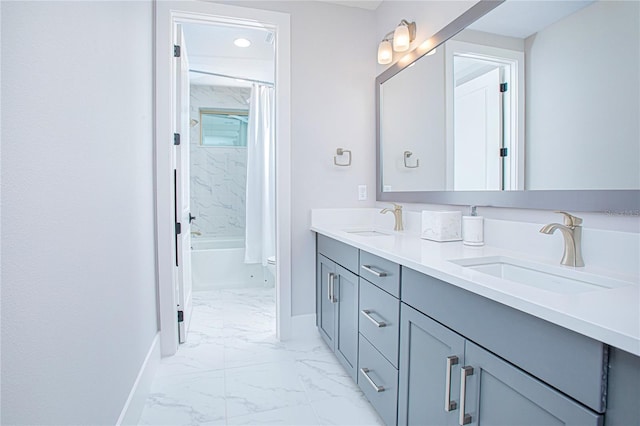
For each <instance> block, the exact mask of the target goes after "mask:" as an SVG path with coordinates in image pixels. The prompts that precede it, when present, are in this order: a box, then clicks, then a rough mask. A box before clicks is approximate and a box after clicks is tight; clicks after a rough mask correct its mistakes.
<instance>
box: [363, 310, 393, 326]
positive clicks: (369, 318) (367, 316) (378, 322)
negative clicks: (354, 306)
mask: <svg viewBox="0 0 640 426" xmlns="http://www.w3.org/2000/svg"><path fill="white" fill-rule="evenodd" d="M360 313H361V314H362V315H364V317H365V318H366V319H368V320H369V321H371V322H372V323H374V324H375V325H376V327H378V328H381V327H386V326H387V323H386V322H384V321H376V319H375V318H374V317H372V316H371V315H370V314H371V311H370V310H368V309H363V310H361V311H360Z"/></svg>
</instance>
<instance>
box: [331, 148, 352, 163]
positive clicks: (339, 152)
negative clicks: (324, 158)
mask: <svg viewBox="0 0 640 426" xmlns="http://www.w3.org/2000/svg"><path fill="white" fill-rule="evenodd" d="M336 154H337V155H334V156H333V164H335V165H336V166H341V167H347V166H350V165H351V151H350V150H348V149H342V148H338V149H336ZM344 154H347V155H348V156H349V157H348V158H349V159H348V161H347V163H346V164H342V163H338V155H344Z"/></svg>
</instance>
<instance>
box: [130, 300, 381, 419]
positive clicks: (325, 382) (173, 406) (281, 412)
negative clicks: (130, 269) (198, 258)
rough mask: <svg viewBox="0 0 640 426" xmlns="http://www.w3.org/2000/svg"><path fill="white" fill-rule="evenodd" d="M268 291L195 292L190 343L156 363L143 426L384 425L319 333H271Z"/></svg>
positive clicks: (272, 315)
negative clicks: (287, 338)
mask: <svg viewBox="0 0 640 426" xmlns="http://www.w3.org/2000/svg"><path fill="white" fill-rule="evenodd" d="M274 294H275V293H274V289H273V288H242V289H224V290H215V291H203V292H196V293H194V297H193V302H194V308H193V317H192V322H191V327H190V332H189V335H188V340H187V343H185V344H183V345H181V346H180V348H179V350H178V353H177V354H176V355H175V356H173V357H169V358H164V359H163V360H162V361H161V365H160V368H159V369H158V373H157V375H156V378H155V381H154V383H153V385H152V389H151V394H150V396H149V398H148V399H147V401H146V404H145V407H144V411H143V413H142V417H141V419H140V424H141V425H296V426H298V425H382V424H383V422H382V420H380V418H379V417H378V416H377V414H376V413H375V411H374V410H373V408H372V407H371V406H370V405H369V403H368V402H367V401H366V398H365V397H364V395H363V394H362V392H361V391H360V390H359V389H358V387H357V385H356V384H354V383H353V381H352V380H351V378H350V377H349V376H348V374H347V373H346V372H345V370H344V369H343V368H342V366H341V365H340V364H339V363H338V361H337V359H336V358H335V356H334V355H333V354H332V353H331V352H330V350H329V348H328V347H327V346H326V345H325V344H324V342H323V341H322V340H321V338H320V336H319V335H318V333H317V331H316V330H313V331H312V332H311V333H309V336H308V337H307V338H305V339H304V340H297V341H291V342H279V341H278V340H277V339H276V337H275V299H274Z"/></svg>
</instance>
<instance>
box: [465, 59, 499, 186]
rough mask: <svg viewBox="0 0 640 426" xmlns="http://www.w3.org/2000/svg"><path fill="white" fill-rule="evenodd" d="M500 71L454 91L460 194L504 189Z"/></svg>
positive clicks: (483, 76) (495, 71)
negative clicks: (501, 149)
mask: <svg viewBox="0 0 640 426" xmlns="http://www.w3.org/2000/svg"><path fill="white" fill-rule="evenodd" d="M501 124H502V93H501V92H500V69H499V68H494V69H493V70H491V71H489V72H487V73H485V74H482V75H481V76H479V77H476V78H474V79H473V80H470V81H468V82H466V83H462V84H461V85H459V86H457V87H455V89H454V135H455V136H454V145H453V158H454V176H453V186H454V189H455V190H458V191H474V190H491V191H499V190H500V189H501V187H502V158H501V157H500V148H501V147H502V137H501V127H500V126H501Z"/></svg>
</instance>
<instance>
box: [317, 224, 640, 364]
mask: <svg viewBox="0 0 640 426" xmlns="http://www.w3.org/2000/svg"><path fill="white" fill-rule="evenodd" d="M356 222H358V221H357V220H356ZM359 223H363V221H360V222H359ZM365 223H366V221H365ZM364 226H366V224H365V225H364ZM355 227H356V226H353V222H352V223H350V224H345V223H342V224H341V223H339V221H331V220H314V219H313V218H312V226H311V230H312V231H314V232H317V233H319V234H322V235H325V236H327V237H330V238H333V239H335V240H338V241H341V242H343V243H346V244H349V245H351V246H354V247H356V248H358V249H361V250H364V251H367V252H369V253H372V254H374V255H377V256H381V257H383V258H386V259H389V260H391V261H393V262H396V263H399V264H400V265H403V266H406V267H408V268H411V269H414V270H416V271H419V272H422V273H424V274H427V275H431V276H432V277H435V278H438V279H440V280H442V281H445V282H448V283H450V284H451V285H455V286H457V287H460V288H463V289H465V290H468V291H470V292H472V293H475V294H478V295H480V296H483V297H486V298H488V299H491V300H494V301H496V302H499V303H502V304H504V305H507V306H510V307H512V308H515V309H518V310H520V311H523V312H526V313H528V314H530V315H533V316H536V317H538V318H541V319H544V320H547V321H549V322H551V323H554V324H557V325H559V326H562V327H565V328H567V329H569V330H573V331H575V332H577V333H580V334H582V335H585V336H588V337H591V338H593V339H596V340H598V341H601V342H604V343H606V344H608V345H611V346H614V347H616V348H620V349H622V350H624V351H627V352H630V353H632V354H635V355H638V356H640V285H639V284H638V282H637V279H635V278H629V277H621V276H619V275H618V274H615V273H613V272H611V273H607V271H602V270H597V271H593V270H590V269H589V268H588V267H587V268H570V267H564V266H563V267H562V268H570V269H579V270H580V271H583V272H586V273H597V274H599V275H605V276H608V277H611V278H616V279H621V278H622V280H623V281H625V284H627V283H628V285H623V286H620V287H617V288H611V289H598V290H595V291H583V292H579V293H571V294H563V293H558V292H555V291H549V290H545V289H541V288H538V287H534V286H529V285H526V284H520V283H517V282H513V281H507V280H504V279H500V278H497V277H494V276H491V275H488V274H485V273H482V272H479V271H476V270H473V269H470V268H466V267H464V266H460V265H458V264H455V263H452V262H450V261H449V260H452V259H464V258H476V257H485V256H505V257H511V258H519V259H522V258H523V254H522V253H518V252H514V251H511V250H506V249H501V248H497V247H491V246H488V245H485V246H482V247H469V246H465V245H463V244H462V242H461V241H456V242H442V243H441V242H435V241H429V240H424V239H421V238H419V236H418V235H417V234H415V233H410V232H392V231H389V229H390V228H386V227H385V229H384V232H385V233H388V234H390V235H385V236H375V237H371V236H362V235H358V234H354V233H349V232H346V231H345V230H352V229H353V228H355ZM534 260H535V261H536V262H538V263H543V262H545V260H540V259H538V258H536V259H534ZM548 263H549V264H552V265H553V266H554V267H557V266H559V264H558V263H557V262H556V263H551V262H548Z"/></svg>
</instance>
